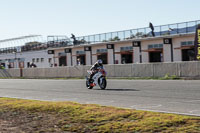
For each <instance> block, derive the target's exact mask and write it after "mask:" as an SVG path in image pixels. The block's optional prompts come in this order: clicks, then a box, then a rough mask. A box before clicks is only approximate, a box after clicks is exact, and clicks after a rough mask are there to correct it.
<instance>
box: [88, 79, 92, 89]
mask: <svg viewBox="0 0 200 133" xmlns="http://www.w3.org/2000/svg"><path fill="white" fill-rule="evenodd" d="M86 87H87V88H88V89H92V88H93V86H90V82H89V81H88V80H87V81H86Z"/></svg>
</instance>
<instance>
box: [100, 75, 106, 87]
mask: <svg viewBox="0 0 200 133" xmlns="http://www.w3.org/2000/svg"><path fill="white" fill-rule="evenodd" d="M106 86H107V81H106V78H105V77H102V82H101V83H100V79H99V87H100V88H101V89H102V90H104V89H105V88H106Z"/></svg>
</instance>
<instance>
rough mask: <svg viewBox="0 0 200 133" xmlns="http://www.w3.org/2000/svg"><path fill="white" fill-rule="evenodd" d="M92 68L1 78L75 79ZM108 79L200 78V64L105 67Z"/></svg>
mask: <svg viewBox="0 0 200 133" xmlns="http://www.w3.org/2000/svg"><path fill="white" fill-rule="evenodd" d="M90 67H91V66H70V67H57V68H26V69H21V72H20V69H1V70H0V77H20V76H23V77H25V78H62V77H63V78H65V77H69V78H73V77H84V76H86V75H87V70H88V69H89V68H90ZM104 67H105V69H106V71H107V77H164V76H165V75H166V74H168V75H176V76H178V77H200V62H198V61H190V62H173V63H141V64H117V65H104Z"/></svg>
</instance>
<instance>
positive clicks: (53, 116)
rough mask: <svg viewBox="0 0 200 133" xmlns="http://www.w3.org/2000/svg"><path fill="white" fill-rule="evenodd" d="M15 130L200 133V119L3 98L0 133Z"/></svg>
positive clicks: (88, 105) (0, 110)
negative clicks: (0, 131) (0, 132)
mask: <svg viewBox="0 0 200 133" xmlns="http://www.w3.org/2000/svg"><path fill="white" fill-rule="evenodd" d="M1 123H4V125H3V126H4V129H3V128H2V125H1ZM5 123H7V124H5ZM5 125H7V127H6V128H5ZM10 127H12V128H10ZM13 129H15V130H18V131H23V132H30V131H31V132H63V131H69V132H84V133H85V132H97V133H102V132H106V133H109V132H112V133H114V132H117V133H119V132H131V133H132V132H140V133H142V132H145V133H146V132H164V133H168V132H190V133H198V132H200V117H192V116H183V115H175V114H165V113H155V112H148V111H138V110H130V109H122V108H114V107H106V106H99V105H94V104H92V105H91V104H78V103H73V102H47V101H37V100H23V99H13V98H0V130H4V131H5V130H7V131H8V132H12V130H13Z"/></svg>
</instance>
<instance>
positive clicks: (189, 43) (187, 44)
mask: <svg viewBox="0 0 200 133" xmlns="http://www.w3.org/2000/svg"><path fill="white" fill-rule="evenodd" d="M191 45H194V41H185V42H181V46H191Z"/></svg>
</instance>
